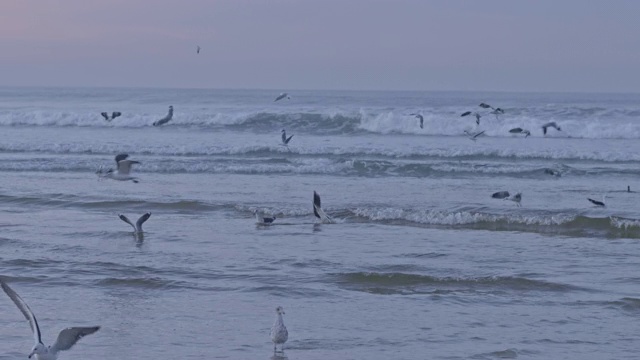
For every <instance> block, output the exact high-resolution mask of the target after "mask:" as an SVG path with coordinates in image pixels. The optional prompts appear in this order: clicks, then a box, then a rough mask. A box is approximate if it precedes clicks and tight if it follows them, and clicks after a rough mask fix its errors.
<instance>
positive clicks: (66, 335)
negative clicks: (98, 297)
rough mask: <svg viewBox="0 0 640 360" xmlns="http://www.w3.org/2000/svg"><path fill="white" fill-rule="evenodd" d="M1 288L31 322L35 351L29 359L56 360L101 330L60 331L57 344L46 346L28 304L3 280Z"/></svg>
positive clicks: (93, 327)
mask: <svg viewBox="0 0 640 360" xmlns="http://www.w3.org/2000/svg"><path fill="white" fill-rule="evenodd" d="M0 286H2V290H4V292H5V293H6V294H7V295H8V296H9V298H10V299H11V301H13V303H14V304H16V306H17V307H18V309H20V312H22V315H24V317H25V318H27V320H28V321H29V326H31V331H32V332H33V340H34V341H35V344H34V345H33V349H32V350H31V353H30V354H29V358H31V357H32V356H33V355H35V356H36V359H37V360H56V359H57V358H58V352H60V351H63V350H69V349H71V347H73V345H75V344H76V343H77V342H78V340H80V339H82V338H83V337H85V336H87V335H91V334H93V333H94V332H96V331H98V330H100V326H92V327H69V328H66V329H64V330H62V331H60V333H59V334H58V338H57V339H56V342H55V343H53V345H51V346H45V345H44V343H43V342H42V335H41V334H40V326H38V321H37V320H36V316H35V315H33V312H32V311H31V309H29V306H28V305H27V303H25V302H24V300H22V298H21V297H20V295H18V294H17V293H16V292H15V291H13V289H12V288H10V287H9V285H7V284H6V283H4V282H2V280H0Z"/></svg>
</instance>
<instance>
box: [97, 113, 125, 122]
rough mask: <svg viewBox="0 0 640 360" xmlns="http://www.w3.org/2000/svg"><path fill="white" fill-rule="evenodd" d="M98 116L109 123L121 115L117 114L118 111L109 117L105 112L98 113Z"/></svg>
mask: <svg viewBox="0 0 640 360" xmlns="http://www.w3.org/2000/svg"><path fill="white" fill-rule="evenodd" d="M100 115H102V117H103V118H104V119H105V120H107V121H111V120H113V119H115V118H117V117H118V116H120V115H122V113H121V112H119V111H114V112H112V113H111V116H109V114H108V113H107V112H106V111H105V112H102V113H100Z"/></svg>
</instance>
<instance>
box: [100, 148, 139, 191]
mask: <svg viewBox="0 0 640 360" xmlns="http://www.w3.org/2000/svg"><path fill="white" fill-rule="evenodd" d="M128 157H129V154H118V155H116V166H117V168H116V171H113V169H109V170H107V171H106V172H103V171H102V169H99V170H98V171H97V172H96V173H97V174H98V176H100V177H104V178H107V179H113V180H118V181H128V180H131V181H133V182H134V183H136V184H137V183H138V179H137V178H135V177H133V176H131V175H129V173H130V172H131V165H133V164H140V162H139V161H134V160H127V158H128Z"/></svg>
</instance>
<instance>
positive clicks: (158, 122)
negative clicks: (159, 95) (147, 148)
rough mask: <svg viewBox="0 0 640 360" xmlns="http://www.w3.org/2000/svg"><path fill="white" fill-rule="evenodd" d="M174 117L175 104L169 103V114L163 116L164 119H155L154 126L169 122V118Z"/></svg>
mask: <svg viewBox="0 0 640 360" xmlns="http://www.w3.org/2000/svg"><path fill="white" fill-rule="evenodd" d="M172 118H173V106H172V105H169V112H168V113H167V115H166V116H165V117H163V118H162V119H160V120H158V121H155V122H154V123H153V126H160V125H164V124H166V123H168V122H169V120H171V119H172Z"/></svg>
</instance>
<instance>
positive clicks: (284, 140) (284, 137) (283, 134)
mask: <svg viewBox="0 0 640 360" xmlns="http://www.w3.org/2000/svg"><path fill="white" fill-rule="evenodd" d="M282 143H283V144H286V143H287V133H286V132H284V131H283V132H282Z"/></svg>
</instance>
